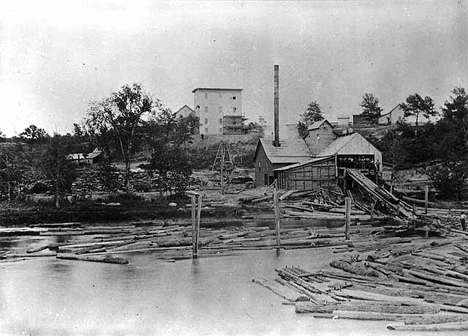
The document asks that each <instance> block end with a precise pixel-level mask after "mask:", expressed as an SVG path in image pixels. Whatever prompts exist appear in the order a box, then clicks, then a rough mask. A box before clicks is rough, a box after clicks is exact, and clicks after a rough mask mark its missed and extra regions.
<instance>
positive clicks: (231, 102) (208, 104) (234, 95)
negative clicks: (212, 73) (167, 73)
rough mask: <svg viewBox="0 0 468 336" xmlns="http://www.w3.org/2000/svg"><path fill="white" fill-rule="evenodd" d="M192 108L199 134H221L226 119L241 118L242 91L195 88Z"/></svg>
mask: <svg viewBox="0 0 468 336" xmlns="http://www.w3.org/2000/svg"><path fill="white" fill-rule="evenodd" d="M192 93H193V94H194V107H195V109H194V110H195V112H196V114H197V116H198V117H199V118H200V134H203V135H206V134H223V133H224V128H225V126H226V125H225V120H226V118H230V119H233V118H235V117H242V116H243V113H242V89H220V88H196V89H194V90H193V91H192Z"/></svg>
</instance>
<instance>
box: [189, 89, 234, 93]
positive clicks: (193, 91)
mask: <svg viewBox="0 0 468 336" xmlns="http://www.w3.org/2000/svg"><path fill="white" fill-rule="evenodd" d="M199 90H204V91H242V90H243V89H223V88H195V89H193V90H192V93H195V92H196V91H199Z"/></svg>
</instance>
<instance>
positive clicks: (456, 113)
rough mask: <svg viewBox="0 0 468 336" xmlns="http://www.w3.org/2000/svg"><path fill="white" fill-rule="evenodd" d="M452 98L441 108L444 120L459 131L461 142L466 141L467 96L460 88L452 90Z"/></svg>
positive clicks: (467, 119) (467, 129)
mask: <svg viewBox="0 0 468 336" xmlns="http://www.w3.org/2000/svg"><path fill="white" fill-rule="evenodd" d="M452 93H453V96H451V97H450V100H446V101H445V103H444V105H445V106H443V107H442V112H443V116H444V120H445V121H447V122H449V123H450V124H452V126H453V127H455V128H457V129H459V131H460V133H461V134H460V135H461V136H462V138H463V141H464V142H465V143H466V141H467V140H468V134H467V133H468V95H467V94H466V91H465V89H464V88H462V87H455V88H454V89H453V90H452Z"/></svg>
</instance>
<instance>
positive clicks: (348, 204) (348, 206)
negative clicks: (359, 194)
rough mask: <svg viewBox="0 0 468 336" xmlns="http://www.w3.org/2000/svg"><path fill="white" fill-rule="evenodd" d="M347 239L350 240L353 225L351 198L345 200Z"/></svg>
mask: <svg viewBox="0 0 468 336" xmlns="http://www.w3.org/2000/svg"><path fill="white" fill-rule="evenodd" d="M345 209H346V213H345V239H346V240H349V227H350V224H351V198H350V197H346V198H345Z"/></svg>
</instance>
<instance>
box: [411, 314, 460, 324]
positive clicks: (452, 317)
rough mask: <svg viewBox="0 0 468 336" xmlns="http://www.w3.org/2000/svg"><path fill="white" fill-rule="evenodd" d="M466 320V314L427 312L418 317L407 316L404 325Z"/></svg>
mask: <svg viewBox="0 0 468 336" xmlns="http://www.w3.org/2000/svg"><path fill="white" fill-rule="evenodd" d="M464 321H468V316H467V315H459V314H429V315H423V316H419V317H408V318H406V319H405V320H404V322H405V324H406V325H414V324H438V323H450V322H464Z"/></svg>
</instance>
